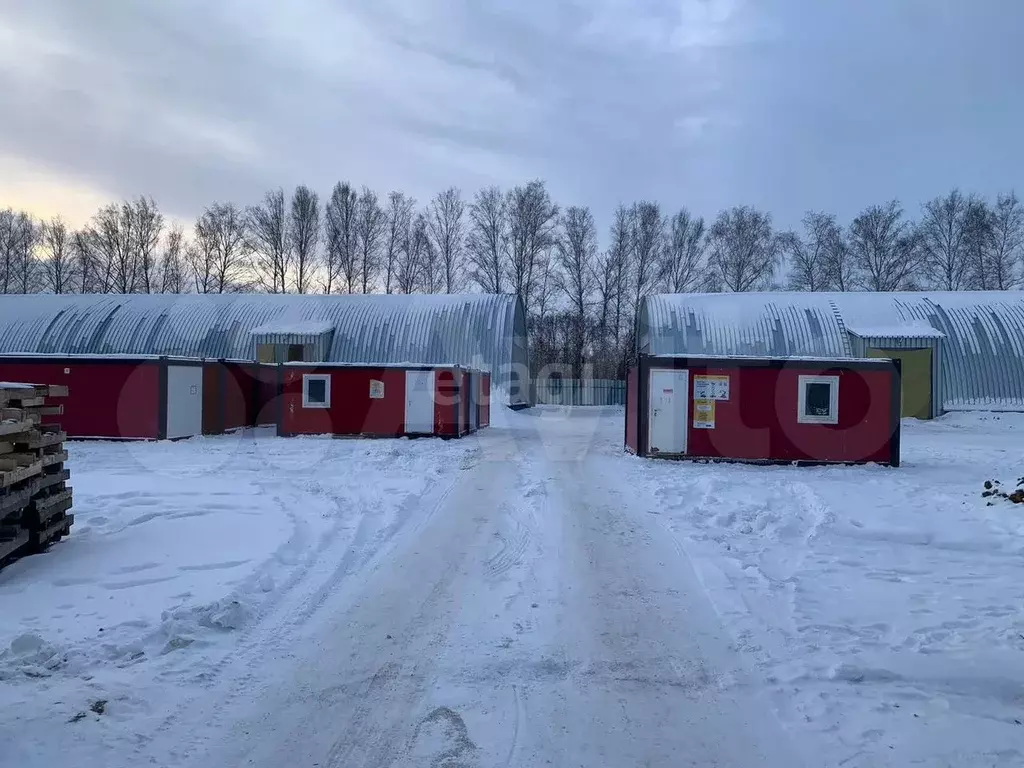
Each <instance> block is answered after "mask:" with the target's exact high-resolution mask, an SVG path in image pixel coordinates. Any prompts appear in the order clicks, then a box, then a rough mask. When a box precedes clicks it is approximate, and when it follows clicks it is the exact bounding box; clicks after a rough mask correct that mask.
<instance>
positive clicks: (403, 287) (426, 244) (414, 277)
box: [395, 213, 437, 293]
mask: <svg viewBox="0 0 1024 768" xmlns="http://www.w3.org/2000/svg"><path fill="white" fill-rule="evenodd" d="M432 248H433V246H432V245H431V243H430V235H429V234H428V233H427V219H426V216H424V215H423V214H422V213H420V214H417V215H416V218H415V219H414V220H413V222H412V226H410V227H409V229H408V230H407V232H406V237H405V240H404V241H403V243H402V247H401V249H400V250H399V253H398V259H397V261H396V263H395V286H396V287H397V288H398V292H399V293H412V292H413V291H415V290H416V289H417V288H419V287H420V286H423V287H424V289H425V290H427V292H430V291H429V288H430V287H432V286H433V282H434V280H435V278H436V277H437V275H436V272H435V274H434V275H426V276H425V275H424V264H423V261H424V259H425V258H428V257H429V256H430V254H429V250H431V249H432Z"/></svg>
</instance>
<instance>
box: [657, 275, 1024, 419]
mask: <svg viewBox="0 0 1024 768" xmlns="http://www.w3.org/2000/svg"><path fill="white" fill-rule="evenodd" d="M908 321H923V322H926V323H927V324H928V325H930V326H931V327H933V328H936V329H938V330H940V331H942V332H943V333H944V334H945V336H946V338H945V339H944V340H943V341H942V343H941V356H940V358H939V359H938V360H937V361H936V363H935V365H938V366H939V369H938V372H937V373H938V375H937V377H936V381H940V380H941V393H942V395H941V396H942V403H943V406H944V408H945V409H947V410H956V409H957V408H984V407H986V406H988V407H998V408H1013V409H1019V410H1024V293H1021V292H1018V291H1013V292H1007V291H987V292H980V291H978V292H973V291H972V292H952V293H946V292H933V293H880V294H878V293H775V294H770V293H749V294H743V295H738V294H692V295H690V294H680V295H672V294H664V295H659V296H651V297H648V298H647V299H645V300H644V301H643V303H642V305H641V309H640V323H639V334H640V337H639V339H638V342H639V344H640V347H641V350H643V351H648V352H650V353H652V354H687V353H689V354H707V355H736V354H740V355H771V356H780V357H788V356H792V355H825V356H830V357H831V356H840V357H849V356H852V355H853V354H854V351H853V350H852V349H851V346H850V338H851V337H850V335H849V334H848V333H847V332H846V328H847V327H856V326H857V325H862V326H880V325H898V324H899V323H901V322H908ZM917 341H918V340H915V342H917ZM920 341H921V342H922V343H923V341H924V340H920ZM936 400H939V393H936Z"/></svg>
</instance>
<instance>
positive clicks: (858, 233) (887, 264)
mask: <svg viewBox="0 0 1024 768" xmlns="http://www.w3.org/2000/svg"><path fill="white" fill-rule="evenodd" d="M848 243H849V248H850V254H851V256H852V257H853V262H854V264H855V265H856V266H857V268H858V270H859V271H860V273H861V281H862V283H863V285H864V287H865V288H867V289H868V290H870V291H899V290H902V289H904V288H907V287H909V284H910V283H911V281H912V280H913V276H914V274H915V273H916V272H917V270H918V267H919V265H920V262H921V247H920V244H919V240H918V236H917V233H916V232H915V231H914V228H913V225H912V224H911V223H910V222H909V221H907V220H905V219H904V218H903V208H902V207H900V204H899V203H898V202H897V201H896V200H892V201H890V202H888V203H886V204H885V205H873V206H870V207H869V208H867V209H866V210H864V211H863V212H862V213H861V214H860V215H859V216H857V217H856V218H855V219H854V220H853V222H852V223H851V224H850V234H849V239H848Z"/></svg>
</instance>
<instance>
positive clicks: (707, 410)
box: [693, 400, 715, 429]
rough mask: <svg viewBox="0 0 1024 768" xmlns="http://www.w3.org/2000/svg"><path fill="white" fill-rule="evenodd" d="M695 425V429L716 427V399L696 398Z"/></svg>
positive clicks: (694, 407)
mask: <svg viewBox="0 0 1024 768" xmlns="http://www.w3.org/2000/svg"><path fill="white" fill-rule="evenodd" d="M693 427H694V429H714V428H715V401H714V400H694V401H693Z"/></svg>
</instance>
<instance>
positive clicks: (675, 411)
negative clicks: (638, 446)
mask: <svg viewBox="0 0 1024 768" xmlns="http://www.w3.org/2000/svg"><path fill="white" fill-rule="evenodd" d="M689 400H690V372H689V371H685V370H683V371H677V370H658V369H652V370H651V392H650V422H649V424H648V430H647V446H648V453H672V454H684V453H686V432H687V428H688V426H689V412H690V409H689V408H688V407H687V405H688V404H689Z"/></svg>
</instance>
